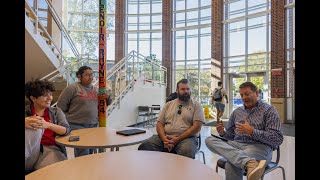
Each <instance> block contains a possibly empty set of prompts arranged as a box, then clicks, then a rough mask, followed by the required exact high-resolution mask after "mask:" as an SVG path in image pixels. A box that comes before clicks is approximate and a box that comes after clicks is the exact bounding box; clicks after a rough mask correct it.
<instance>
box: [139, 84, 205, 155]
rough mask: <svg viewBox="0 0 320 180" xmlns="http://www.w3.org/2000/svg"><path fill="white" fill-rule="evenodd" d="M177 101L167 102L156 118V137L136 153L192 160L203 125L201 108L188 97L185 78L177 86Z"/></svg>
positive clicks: (140, 147)
mask: <svg viewBox="0 0 320 180" xmlns="http://www.w3.org/2000/svg"><path fill="white" fill-rule="evenodd" d="M176 92H177V95H178V98H176V99H174V100H171V101H169V102H167V103H166V104H165V105H164V107H163V109H162V110H161V112H160V114H159V117H158V119H157V125H156V130H157V133H158V134H157V135H154V136H152V137H151V138H149V139H148V140H147V141H145V142H143V143H142V144H141V145H140V146H139V148H138V150H148V151H167V152H171V151H173V152H176V153H177V154H179V155H182V156H186V157H190V158H193V159H194V158H195V154H196V152H197V147H198V139H197V137H198V136H199V132H200V130H201V126H202V123H204V113H203V108H202V106H201V105H200V103H198V102H195V101H193V100H192V99H191V98H190V94H191V89H190V88H189V82H188V80H187V79H182V80H180V81H179V82H178V83H177V89H176Z"/></svg>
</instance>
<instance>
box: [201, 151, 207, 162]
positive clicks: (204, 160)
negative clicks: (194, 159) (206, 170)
mask: <svg viewBox="0 0 320 180" xmlns="http://www.w3.org/2000/svg"><path fill="white" fill-rule="evenodd" d="M199 152H200V153H201V154H202V158H203V163H204V164H206V158H205V157H204V152H203V151H199Z"/></svg>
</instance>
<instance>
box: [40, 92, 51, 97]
mask: <svg viewBox="0 0 320 180" xmlns="http://www.w3.org/2000/svg"><path fill="white" fill-rule="evenodd" d="M41 96H42V97H48V96H52V92H47V93H44V94H43V95H41Z"/></svg>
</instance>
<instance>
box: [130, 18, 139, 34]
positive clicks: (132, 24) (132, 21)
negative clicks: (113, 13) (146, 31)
mask: <svg viewBox="0 0 320 180" xmlns="http://www.w3.org/2000/svg"><path fill="white" fill-rule="evenodd" d="M137 22H138V19H137V16H128V30H129V31H130V30H137Z"/></svg>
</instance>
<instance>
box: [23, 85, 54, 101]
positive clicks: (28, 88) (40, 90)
mask: <svg viewBox="0 0 320 180" xmlns="http://www.w3.org/2000/svg"><path fill="white" fill-rule="evenodd" d="M24 89H25V95H26V97H27V98H28V99H29V101H30V102H31V103H32V100H31V99H30V96H33V97H35V98H38V97H39V96H42V95H45V94H46V93H47V92H53V91H55V88H54V86H53V84H52V82H49V81H47V80H39V79H36V80H34V81H28V82H26V84H25V87H24Z"/></svg>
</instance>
